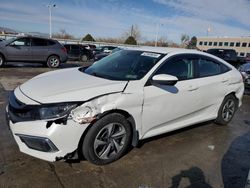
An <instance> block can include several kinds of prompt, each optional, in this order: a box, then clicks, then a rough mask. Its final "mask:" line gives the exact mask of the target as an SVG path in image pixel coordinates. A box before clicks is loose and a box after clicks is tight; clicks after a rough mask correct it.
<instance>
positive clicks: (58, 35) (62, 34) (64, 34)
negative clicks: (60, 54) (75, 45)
mask: <svg viewBox="0 0 250 188" xmlns="http://www.w3.org/2000/svg"><path fill="white" fill-rule="evenodd" d="M53 38H59V39H74V37H73V36H72V35H70V34H69V33H67V32H66V30H65V29H60V31H59V32H58V33H55V34H53Z"/></svg>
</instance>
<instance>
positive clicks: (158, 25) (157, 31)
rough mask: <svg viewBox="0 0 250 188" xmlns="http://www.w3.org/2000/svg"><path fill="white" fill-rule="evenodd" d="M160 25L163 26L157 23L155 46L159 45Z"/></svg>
mask: <svg viewBox="0 0 250 188" xmlns="http://www.w3.org/2000/svg"><path fill="white" fill-rule="evenodd" d="M160 26H163V24H157V25H156V36H155V47H157V42H158V35H159V27H160Z"/></svg>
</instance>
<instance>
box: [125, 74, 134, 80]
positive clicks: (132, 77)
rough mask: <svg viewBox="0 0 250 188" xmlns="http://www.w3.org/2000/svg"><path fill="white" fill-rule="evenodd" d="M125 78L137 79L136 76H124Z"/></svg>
mask: <svg viewBox="0 0 250 188" xmlns="http://www.w3.org/2000/svg"><path fill="white" fill-rule="evenodd" d="M126 78H129V79H137V75H131V74H129V75H126Z"/></svg>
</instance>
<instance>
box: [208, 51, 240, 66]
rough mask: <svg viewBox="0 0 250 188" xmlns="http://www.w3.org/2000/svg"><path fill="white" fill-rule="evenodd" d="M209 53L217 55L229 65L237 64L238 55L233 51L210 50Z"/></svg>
mask: <svg viewBox="0 0 250 188" xmlns="http://www.w3.org/2000/svg"><path fill="white" fill-rule="evenodd" d="M207 53H209V54H212V55H215V56H217V57H219V58H221V59H223V60H225V61H226V62H228V63H231V64H237V61H238V58H237V53H236V51H235V50H233V49H208V50H207Z"/></svg>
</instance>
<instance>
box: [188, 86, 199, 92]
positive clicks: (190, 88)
mask: <svg viewBox="0 0 250 188" xmlns="http://www.w3.org/2000/svg"><path fill="white" fill-rule="evenodd" d="M197 89H199V87H198V86H189V87H188V91H195V90H197Z"/></svg>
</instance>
